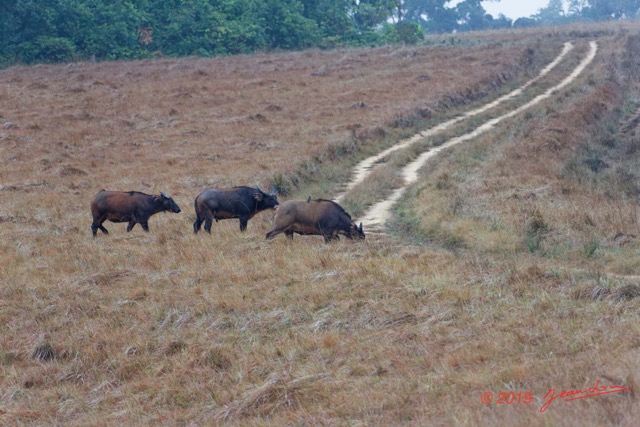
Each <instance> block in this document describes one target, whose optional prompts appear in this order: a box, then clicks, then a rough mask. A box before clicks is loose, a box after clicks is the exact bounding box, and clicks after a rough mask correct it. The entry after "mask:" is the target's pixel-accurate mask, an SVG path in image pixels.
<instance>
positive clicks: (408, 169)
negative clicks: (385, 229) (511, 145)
mask: <svg viewBox="0 0 640 427" xmlns="http://www.w3.org/2000/svg"><path fill="white" fill-rule="evenodd" d="M568 46H569V47H568ZM570 46H571V45H570V44H565V48H564V50H563V52H562V53H561V54H560V56H559V57H558V58H560V59H562V57H563V56H564V55H565V54H566V52H568V50H570V49H571V47H570ZM589 46H590V49H589V52H588V53H587V55H586V57H585V58H584V59H583V60H582V62H580V64H578V66H577V67H576V68H575V69H574V70H573V72H572V73H571V74H569V75H568V76H567V77H566V78H565V79H564V80H562V82H560V83H559V84H558V85H556V86H554V87H552V88H550V89H549V90H547V91H546V92H544V93H543V94H541V95H538V96H536V97H535V98H533V99H532V100H531V101H529V102H527V103H525V104H524V105H522V106H520V107H519V108H517V109H515V110H512V111H510V112H509V113H507V114H503V115H502V116H500V117H496V118H494V119H491V120H488V121H487V122H485V123H484V124H482V125H481V126H479V127H478V128H476V129H475V130H473V131H472V132H469V133H467V134H465V135H462V136H459V137H455V138H452V139H450V140H448V141H447V142H445V143H444V144H442V145H440V146H438V147H434V148H432V149H430V150H429V151H425V152H424V153H422V154H421V155H420V156H418V157H417V158H416V159H415V160H414V161H413V162H411V163H409V164H408V165H407V166H405V167H404V168H403V169H402V177H403V179H404V185H403V186H402V187H401V188H398V189H396V190H395V191H394V192H393V193H392V194H391V196H390V197H389V198H388V199H386V200H382V201H381V202H379V203H377V204H375V205H374V206H372V207H371V209H370V210H369V211H368V212H367V213H366V214H365V216H364V218H363V219H362V221H363V222H364V223H365V224H366V225H367V226H368V227H374V228H375V227H376V226H377V227H379V226H383V225H384V223H385V222H386V221H387V220H388V219H389V217H390V213H391V207H392V206H393V205H394V204H395V203H396V202H397V201H398V200H399V199H400V197H402V195H403V194H404V192H405V191H406V190H407V188H408V187H409V186H410V185H412V184H414V183H415V182H416V181H417V180H418V171H419V170H420V169H421V168H422V167H423V166H424V165H425V163H426V162H427V160H429V159H430V158H432V157H434V156H435V155H437V154H438V153H439V152H440V151H442V150H445V149H447V148H449V147H452V146H454V145H456V144H459V143H461V142H465V141H468V140H470V139H473V138H475V137H477V136H479V135H481V134H483V133H485V132H487V131H489V130H491V129H492V128H493V127H494V126H495V125H497V124H498V123H500V122H501V121H502V120H505V119H508V118H511V117H513V116H515V115H517V114H520V113H522V112H523V111H525V110H527V109H528V108H531V107H533V106H534V105H536V104H538V103H539V102H541V101H543V100H545V99H547V98H550V97H551V96H552V95H553V94H554V93H555V92H557V91H558V90H560V89H562V88H563V87H565V86H567V85H568V84H569V83H571V82H572V81H574V80H575V79H576V78H577V77H578V75H580V73H582V71H584V69H585V68H586V67H587V66H588V65H589V63H590V62H591V61H592V60H593V59H594V58H595V55H596V52H597V50H598V45H597V44H596V42H595V41H592V42H590V44H589ZM558 58H556V61H554V62H553V63H551V64H549V66H548V67H547V68H545V70H546V72H545V70H542V72H541V74H542V73H543V72H544V73H545V74H546V73H547V72H548V71H549V70H550V69H551V68H552V67H553V66H555V64H556V63H557V61H558V62H559V59H558ZM542 75H544V74H542ZM540 77H541V76H538V77H537V78H536V79H534V80H532V81H530V82H528V83H527V84H525V85H524V86H522V87H521V88H520V89H518V90H516V91H514V92H512V93H510V94H508V95H505V97H503V98H505V99H508V98H507V97H512V94H513V93H515V92H518V93H521V91H522V89H524V88H525V87H527V86H528V85H530V84H531V83H533V81H535V80H537V79H538V78H540ZM513 96H515V95H513ZM501 100H502V98H500V99H498V100H496V101H494V102H492V103H490V104H487V105H486V106H485V107H483V108H480V109H478V110H474V111H473V112H471V113H468V114H467V115H465V116H463V118H466V117H470V116H472V115H475V114H478V113H479V112H482V111H486V110H487V109H489V108H491V107H493V106H495V105H497V103H499V102H498V101H500V102H502V101H501ZM459 120H462V119H453V120H451V121H449V122H446V123H443V124H442V125H439V126H436V127H434V128H433V129H430V130H428V131H426V132H423V133H421V134H419V135H420V136H414V137H412V138H410V140H412V141H413V142H415V141H417V140H419V139H420V138H423V137H424V136H422V135H423V134H427V135H431V134H432V131H435V130H436V129H438V130H442V127H443V126H445V125H446V126H445V127H448V126H451V124H453V123H456V122H458V121H459ZM450 122H453V123H450ZM414 139H415V140H414ZM407 141H409V140H407ZM413 142H411V143H413ZM411 143H406V142H403V143H402V144H405V145H404V147H406V146H409V145H410V144H411ZM394 147H396V146H394ZM392 148H393V147H392ZM400 148H403V147H400ZM397 149H399V148H397ZM386 151H388V152H391V151H389V150H386ZM392 151H395V150H392ZM388 152H387V153H385V154H384V155H386V154H388ZM383 153H384V152H383ZM381 154H382V153H380V154H378V155H377V156H374V157H375V158H376V160H374V161H372V162H371V164H372V165H373V163H375V162H376V161H378V160H379V159H381V158H382V157H384V156H381ZM374 157H372V158H374ZM365 161H369V159H367V160H365ZM362 163H364V162H362ZM362 163H361V164H362ZM357 172H358V171H357ZM360 173H361V174H362V172H360ZM364 176H365V177H366V174H364ZM362 179H364V178H362ZM354 185H355V184H354ZM351 188H352V187H351Z"/></svg>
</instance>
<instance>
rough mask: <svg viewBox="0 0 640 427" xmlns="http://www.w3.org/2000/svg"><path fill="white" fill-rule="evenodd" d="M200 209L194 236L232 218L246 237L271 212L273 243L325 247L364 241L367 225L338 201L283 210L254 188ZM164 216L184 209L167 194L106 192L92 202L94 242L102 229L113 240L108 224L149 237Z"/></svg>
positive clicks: (209, 200) (210, 192) (215, 192)
mask: <svg viewBox="0 0 640 427" xmlns="http://www.w3.org/2000/svg"><path fill="white" fill-rule="evenodd" d="M194 207H195V211H196V220H195V221H194V223H193V232H194V233H198V231H200V227H202V224H203V223H204V229H205V230H206V231H207V232H208V233H211V225H212V223H213V220H214V219H215V220H216V222H217V221H219V220H221V219H232V218H238V219H239V220H240V231H244V230H246V229H247V223H248V222H249V220H250V219H251V218H253V216H254V215H255V214H257V213H259V212H261V211H263V210H266V209H275V211H276V212H275V215H274V218H273V229H272V230H271V231H269V232H268V233H267V235H266V238H267V239H271V238H273V237H275V236H277V235H278V234H280V233H284V234H285V235H286V236H287V237H289V238H291V239H292V238H293V234H294V233H298V234H301V235H319V236H323V237H324V241H325V242H330V241H332V240H338V239H339V236H338V235H339V234H342V235H344V236H346V237H347V238H349V239H353V238H356V239H364V231H363V230H362V223H360V226H357V225H356V224H355V222H353V220H352V219H351V217H350V216H349V214H348V213H347V212H346V211H345V210H344V209H343V208H342V206H340V205H339V204H337V203H336V202H334V201H332V200H326V199H315V200H312V199H311V198H308V199H307V200H289V201H286V202H283V203H282V204H280V203H278V197H277V194H276V192H275V191H274V190H273V189H272V190H271V191H270V192H269V193H265V192H264V191H262V190H261V189H260V188H252V187H233V188H210V189H206V190H204V191H203V192H202V193H200V194H199V195H198V197H196V199H195V202H194ZM164 211H170V212H174V213H180V211H181V210H180V206H178V204H177V203H176V202H175V201H174V200H173V199H172V198H171V197H170V196H168V195H167V194H165V193H160V194H159V195H149V194H145V193H141V192H138V191H127V192H122V191H106V190H101V191H100V192H99V193H98V194H96V196H95V197H94V198H93V200H92V201H91V214H92V215H93V223H92V224H91V231H92V233H93V235H94V236H96V234H97V233H98V229H100V230H101V231H102V232H103V233H105V234H108V233H109V232H108V231H107V229H106V228H105V227H104V226H103V225H102V223H104V222H105V221H106V220H109V221H111V222H127V223H128V225H127V231H131V230H132V229H133V227H134V226H135V225H136V224H140V226H142V228H143V229H144V230H145V231H149V224H148V221H149V218H150V217H151V216H152V215H154V214H156V213H158V212H164Z"/></svg>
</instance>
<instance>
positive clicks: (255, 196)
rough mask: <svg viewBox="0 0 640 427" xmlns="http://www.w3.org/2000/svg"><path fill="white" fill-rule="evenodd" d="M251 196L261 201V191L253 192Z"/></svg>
mask: <svg viewBox="0 0 640 427" xmlns="http://www.w3.org/2000/svg"><path fill="white" fill-rule="evenodd" d="M253 198H254V199H256V200H257V201H258V202H260V201H262V193H253Z"/></svg>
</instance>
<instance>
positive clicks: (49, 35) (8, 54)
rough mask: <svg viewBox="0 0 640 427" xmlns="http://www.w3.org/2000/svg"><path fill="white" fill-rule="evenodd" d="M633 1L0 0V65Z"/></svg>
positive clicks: (457, 22) (181, 51) (358, 38)
mask: <svg viewBox="0 0 640 427" xmlns="http://www.w3.org/2000/svg"><path fill="white" fill-rule="evenodd" d="M490 1H491V0H490ZM493 1H499V0H493ZM639 3H640V0H564V1H563V0H550V1H549V5H548V6H547V7H546V8H543V9H541V10H540V12H539V13H538V14H537V15H535V16H533V17H531V18H527V19H519V20H517V21H516V22H512V21H511V20H510V19H508V18H506V17H505V16H503V15H500V16H498V17H493V16H491V15H489V14H487V13H486V11H485V10H484V8H483V7H482V1H481V0H462V1H454V0H0V66H7V65H11V64H15V63H25V64H31V63H38V62H61V61H70V60H78V59H95V60H115V59H134V58H145V57H151V56H155V55H165V56H188V55H199V56H214V55H229V54H237V53H250V52H255V51H259V50H272V49H303V48H307V47H312V46H313V47H320V48H329V47H334V46H357V45H376V44H383V43H393V42H402V43H415V42H417V41H419V40H420V39H421V38H422V37H423V35H424V33H446V32H454V31H468V30H480V29H488V28H509V27H512V26H525V25H538V24H544V23H559V22H565V21H568V20H575V19H588V20H599V19H622V18H634V17H636V15H637V13H638V9H639V8H640V5H639ZM565 5H567V6H568V12H566V13H565V8H564V6H565Z"/></svg>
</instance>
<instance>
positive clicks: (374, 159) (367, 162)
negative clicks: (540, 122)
mask: <svg viewBox="0 0 640 427" xmlns="http://www.w3.org/2000/svg"><path fill="white" fill-rule="evenodd" d="M571 49H573V45H572V44H571V43H569V42H567V43H565V44H564V47H563V49H562V52H560V54H559V55H558V56H557V57H556V58H555V59H554V60H553V61H552V62H551V63H549V65H547V66H546V67H544V68H543V69H542V70H541V71H540V73H539V74H538V75H537V76H536V77H535V78H533V79H531V80H529V81H528V82H527V83H525V84H524V85H523V86H521V87H520V88H518V89H516V90H514V91H512V92H510V93H508V94H506V95H504V96H501V97H500V98H498V99H496V100H494V101H492V102H490V103H488V104H486V105H484V106H482V107H480V108H477V109H475V110H472V111H469V112H467V113H465V114H463V115H461V116H459V117H455V118H453V119H451V120H448V121H446V122H444V123H441V124H439V125H437V126H435V127H433V128H430V129H427V130H425V131H422V132H420V133H418V134H416V135H414V136H412V137H410V138H407V139H405V140H402V141H400V142H398V143H397V144H395V145H393V146H391V147H389V148H387V149H386V150H384V151H381V152H380V153H378V154H376V155H375V156H371V157H368V158H366V159H364V160H363V161H361V162H360V163H358V164H357V165H356V166H355V167H354V172H353V178H352V179H351V181H349V183H348V184H347V186H346V188H345V190H344V191H343V192H342V193H340V194H339V195H338V196H336V197H335V198H334V200H335V201H336V202H338V203H340V200H342V198H343V197H344V196H345V195H346V194H347V193H348V192H349V191H351V190H352V189H353V188H354V187H355V186H356V185H358V184H360V183H361V182H362V181H364V180H365V179H366V177H367V176H368V175H369V174H370V173H371V171H372V169H373V167H374V166H375V164H376V163H378V162H379V161H381V160H382V159H383V158H385V157H386V156H388V155H389V154H391V153H393V152H395V151H398V150H401V149H403V148H407V147H409V146H410V145H412V144H414V143H416V142H418V141H421V140H422V139H424V138H427V137H430V136H433V135H435V134H437V133H438V132H442V131H444V130H446V129H448V128H450V127H451V126H453V125H455V124H457V123H459V122H461V121H462V120H465V119H468V118H470V117H473V116H476V115H478V114H481V113H484V112H486V111H488V110H490V109H491V108H494V107H496V106H498V105H500V104H501V103H503V102H505V101H508V100H510V99H513V98H515V97H516V96H519V95H521V94H522V93H523V92H524V90H525V89H526V88H527V87H529V86H531V85H532V84H533V83H535V82H537V81H538V80H540V79H541V78H542V77H544V76H545V75H547V74H548V73H549V71H551V70H552V69H553V68H554V67H555V66H556V65H558V64H559V63H560V61H562V59H563V58H564V57H565V56H566V55H567V53H569V51H571Z"/></svg>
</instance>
